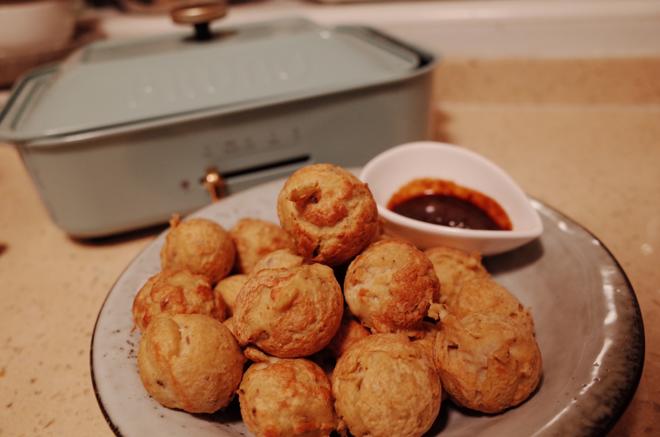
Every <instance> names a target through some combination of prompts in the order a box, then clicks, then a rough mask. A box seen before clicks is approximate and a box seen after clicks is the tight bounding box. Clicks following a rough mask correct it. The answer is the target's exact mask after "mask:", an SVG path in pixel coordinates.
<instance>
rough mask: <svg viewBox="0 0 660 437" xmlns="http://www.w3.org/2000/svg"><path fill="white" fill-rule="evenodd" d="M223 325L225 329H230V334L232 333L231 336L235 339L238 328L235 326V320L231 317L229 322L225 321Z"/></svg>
mask: <svg viewBox="0 0 660 437" xmlns="http://www.w3.org/2000/svg"><path fill="white" fill-rule="evenodd" d="M222 324H223V325H225V328H227V329H229V332H231V335H233V336H234V338H236V327H235V326H234V318H233V317H230V318H228V319H227V320H225V321H224V322H222ZM236 341H238V340H236Z"/></svg>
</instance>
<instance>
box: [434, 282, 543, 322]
mask: <svg viewBox="0 0 660 437" xmlns="http://www.w3.org/2000/svg"><path fill="white" fill-rule="evenodd" d="M446 306H447V311H448V312H449V314H451V315H453V316H456V317H459V318H461V317H465V316H467V315H470V314H473V313H483V314H499V315H501V316H503V317H506V318H508V319H509V320H510V321H511V322H515V323H517V324H518V325H520V326H521V327H524V329H526V330H527V331H529V332H534V321H533V320H532V316H531V315H530V314H529V311H527V310H526V309H525V308H524V307H523V306H522V304H521V303H520V302H519V301H518V299H516V297H515V296H514V295H512V294H511V293H510V292H509V291H508V290H507V289H506V288H504V287H502V286H501V285H500V284H498V283H497V282H495V281H494V280H493V279H492V278H491V277H490V276H480V277H478V278H473V279H472V280H469V281H467V282H465V284H463V286H462V287H461V289H460V291H459V292H458V293H456V294H454V295H452V296H451V298H450V299H448V300H447V302H446Z"/></svg>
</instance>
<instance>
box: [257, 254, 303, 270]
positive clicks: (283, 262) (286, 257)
mask: <svg viewBox="0 0 660 437" xmlns="http://www.w3.org/2000/svg"><path fill="white" fill-rule="evenodd" d="M303 262H304V260H303V258H302V257H301V256H300V255H296V254H295V253H293V252H292V251H290V250H288V249H280V250H276V251H274V252H271V253H269V254H268V255H266V256H264V257H263V258H261V259H260V260H259V262H257V264H256V265H255V266H254V269H253V272H258V271H259V270H263V269H286V268H289V267H296V266H300V265H302V264H303Z"/></svg>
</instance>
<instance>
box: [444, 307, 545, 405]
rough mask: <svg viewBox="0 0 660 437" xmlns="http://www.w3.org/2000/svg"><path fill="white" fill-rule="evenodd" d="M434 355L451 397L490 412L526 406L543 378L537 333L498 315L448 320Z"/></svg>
mask: <svg viewBox="0 0 660 437" xmlns="http://www.w3.org/2000/svg"><path fill="white" fill-rule="evenodd" d="M434 352H435V354H434V355H435V361H436V367H437V368H438V370H439V372H440V376H441V379H442V385H443V387H444V388H445V390H446V391H447V393H449V395H450V396H451V398H452V399H454V401H455V402H457V403H458V404H460V405H463V406H464V407H467V408H471V409H473V410H478V411H482V412H485V413H498V412H500V411H503V410H506V409H507V408H510V407H513V406H516V405H518V404H520V403H521V402H523V401H524V400H525V399H527V398H528V397H529V395H530V394H531V393H532V392H533V391H534V389H535V388H536V386H537V385H538V383H539V381H540V378H541V367H542V364H541V352H540V351H539V347H538V345H537V344H536V340H535V339H534V336H533V334H531V333H529V331H527V330H525V329H521V328H520V326H519V325H517V324H516V323H511V322H510V320H509V319H507V318H505V317H502V316H501V315H498V314H482V313H473V314H470V315H468V316H465V317H463V318H457V317H454V316H453V315H450V316H448V317H447V318H446V319H445V320H444V321H443V323H442V329H441V330H440V332H439V334H438V336H437V338H436V344H435V350H434Z"/></svg>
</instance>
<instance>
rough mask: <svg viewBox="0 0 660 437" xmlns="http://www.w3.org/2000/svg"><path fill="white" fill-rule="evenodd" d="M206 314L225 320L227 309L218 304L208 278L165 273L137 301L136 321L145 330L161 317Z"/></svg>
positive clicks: (182, 271)
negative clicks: (162, 314)
mask: <svg viewBox="0 0 660 437" xmlns="http://www.w3.org/2000/svg"><path fill="white" fill-rule="evenodd" d="M161 313H168V314H205V315H208V316H212V317H215V318H217V319H218V320H223V319H224V318H225V306H224V304H223V303H222V302H219V304H216V302H215V301H214V297H213V290H211V286H210V285H209V282H208V281H207V279H206V278H205V277H204V276H201V275H194V274H192V273H190V272H188V271H185V270H180V271H164V272H159V273H157V274H156V275H154V276H152V277H151V278H149V280H148V281H147V282H146V283H145V284H144V285H143V286H142V288H141V289H140V291H138V293H137V295H136V296H135V299H134V300H133V321H134V322H135V324H136V325H137V327H138V328H139V329H140V331H144V330H145V329H146V328H147V326H148V325H149V323H150V322H151V320H152V319H153V318H154V317H156V316H157V315H158V314H161Z"/></svg>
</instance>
